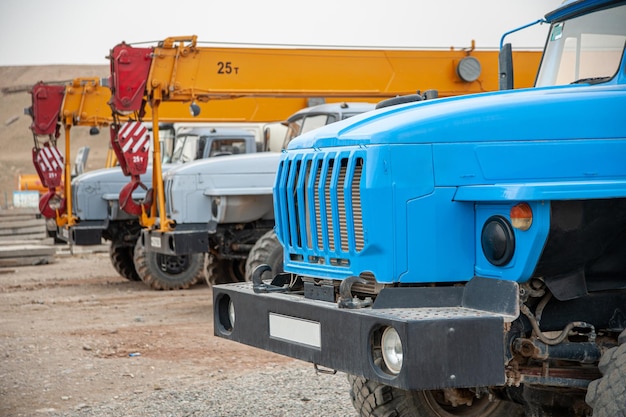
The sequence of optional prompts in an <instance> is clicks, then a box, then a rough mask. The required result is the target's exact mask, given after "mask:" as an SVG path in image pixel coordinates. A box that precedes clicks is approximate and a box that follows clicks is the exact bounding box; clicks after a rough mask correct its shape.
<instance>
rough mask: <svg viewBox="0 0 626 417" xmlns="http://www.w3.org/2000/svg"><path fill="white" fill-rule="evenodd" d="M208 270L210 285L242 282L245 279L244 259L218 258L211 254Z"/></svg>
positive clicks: (207, 276)
mask: <svg viewBox="0 0 626 417" xmlns="http://www.w3.org/2000/svg"><path fill="white" fill-rule="evenodd" d="M206 270H207V273H206V279H207V283H208V284H209V286H211V285H219V284H230V283H233V282H241V281H243V280H244V279H245V271H244V261H243V260H239V259H235V260H231V259H218V258H217V257H215V255H209V258H208V261H207V266H206Z"/></svg>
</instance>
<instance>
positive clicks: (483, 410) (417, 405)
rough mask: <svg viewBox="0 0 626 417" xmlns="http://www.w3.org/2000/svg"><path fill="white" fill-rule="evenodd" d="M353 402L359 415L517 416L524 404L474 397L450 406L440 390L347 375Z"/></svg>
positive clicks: (520, 414)
mask: <svg viewBox="0 0 626 417" xmlns="http://www.w3.org/2000/svg"><path fill="white" fill-rule="evenodd" d="M348 380H349V381H350V384H351V386H352V390H351V391H350V396H351V397H352V405H353V406H354V408H355V409H356V410H357V412H358V413H359V416H361V417H382V416H395V417H461V416H463V417H518V416H520V417H521V416H523V415H524V412H523V408H522V407H521V406H520V405H519V404H515V403H513V402H511V401H503V400H498V399H496V400H493V401H490V400H489V398H488V397H487V396H483V397H481V398H480V399H477V398H474V402H473V404H472V405H471V406H465V405H461V406H458V407H452V406H451V405H449V404H445V402H444V401H443V394H442V391H404V390H401V389H398V388H394V387H390V386H388V385H383V384H379V383H377V382H374V381H370V380H367V379H365V378H362V377H357V376H353V375H348Z"/></svg>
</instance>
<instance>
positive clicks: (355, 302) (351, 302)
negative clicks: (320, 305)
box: [337, 277, 372, 308]
mask: <svg viewBox="0 0 626 417" xmlns="http://www.w3.org/2000/svg"><path fill="white" fill-rule="evenodd" d="M357 282H358V283H359V284H367V281H365V280H364V279H363V278H361V277H348V278H346V279H344V280H343V281H342V282H341V284H340V285H339V301H338V303H337V304H338V305H339V308H365V307H369V306H371V305H372V299H371V298H369V297H368V298H366V299H364V300H361V299H358V298H356V297H352V285H353V284H354V283H357Z"/></svg>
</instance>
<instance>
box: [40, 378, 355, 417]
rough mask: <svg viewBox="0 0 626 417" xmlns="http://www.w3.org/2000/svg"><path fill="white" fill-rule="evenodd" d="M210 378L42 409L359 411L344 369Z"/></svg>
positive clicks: (115, 415) (69, 415) (157, 413)
mask: <svg viewBox="0 0 626 417" xmlns="http://www.w3.org/2000/svg"><path fill="white" fill-rule="evenodd" d="M209 379H211V382H207V383H206V384H196V385H193V386H191V387H187V388H185V389H184V390H180V389H175V388H171V389H158V390H155V391H153V392H151V393H144V392H136V393H129V394H128V395H127V396H125V397H118V398H112V399H111V401H109V402H106V403H101V404H93V405H88V404H80V405H78V406H77V407H76V409H75V410H74V411H72V412H64V413H59V412H56V411H54V410H52V409H41V410H38V412H39V413H40V415H46V416H50V417H95V416H98V417H100V416H102V417H104V416H107V417H130V416H142V417H143V416H151V417H152V416H154V417H183V416H202V417H205V416H206V417H209V416H216V417H217V416H220V417H221V416H223V417H227V416H258V417H261V416H268V417H269V416H271V417H279V416H301V417H306V416H311V417H313V416H315V417H319V416H353V417H354V416H356V411H355V410H354V408H353V407H352V404H351V403H350V396H349V393H348V392H349V385H348V381H347V378H346V376H345V374H341V373H338V374H336V375H327V374H316V373H315V371H314V370H313V369H312V367H306V368H297V369H288V370H280V371H276V370H269V371H264V370H258V371H255V370H251V371H250V372H249V373H248V374H246V375H244V376H241V377H223V378H220V376H217V377H214V378H209Z"/></svg>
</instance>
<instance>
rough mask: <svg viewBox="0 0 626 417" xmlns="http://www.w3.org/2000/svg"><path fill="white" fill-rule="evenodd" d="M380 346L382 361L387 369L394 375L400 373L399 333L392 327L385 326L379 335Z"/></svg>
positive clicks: (400, 349) (400, 350)
mask: <svg viewBox="0 0 626 417" xmlns="http://www.w3.org/2000/svg"><path fill="white" fill-rule="evenodd" d="M381 348H382V354H383V361H385V365H386V366H387V369H389V371H390V372H391V373H393V374H395V375H397V374H399V373H400V370H401V369H402V360H403V355H402V340H400V335H399V334H398V332H397V331H396V329H394V328H393V327H387V328H386V329H385V330H384V331H383V335H382V337H381Z"/></svg>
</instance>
